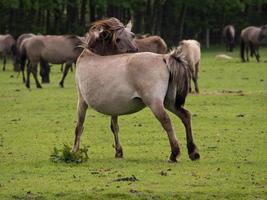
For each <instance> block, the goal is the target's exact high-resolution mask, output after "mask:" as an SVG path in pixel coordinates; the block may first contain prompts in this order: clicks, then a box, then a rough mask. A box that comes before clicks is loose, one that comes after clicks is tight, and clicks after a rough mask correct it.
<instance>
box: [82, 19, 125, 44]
mask: <svg viewBox="0 0 267 200" xmlns="http://www.w3.org/2000/svg"><path fill="white" fill-rule="evenodd" d="M122 28H124V25H123V24H122V23H121V22H120V21H119V20H118V19H116V18H114V17H111V18H107V19H102V20H98V21H96V22H94V23H93V24H92V25H91V27H90V29H89V31H88V33H87V34H86V35H87V39H86V40H87V42H86V43H87V45H88V46H87V48H90V47H91V45H92V44H94V43H95V41H96V39H97V38H96V36H95V33H96V32H100V31H104V32H105V33H106V36H107V37H108V36H109V37H111V39H112V43H113V44H115V43H116V39H117V32H118V30H120V29H122Z"/></svg>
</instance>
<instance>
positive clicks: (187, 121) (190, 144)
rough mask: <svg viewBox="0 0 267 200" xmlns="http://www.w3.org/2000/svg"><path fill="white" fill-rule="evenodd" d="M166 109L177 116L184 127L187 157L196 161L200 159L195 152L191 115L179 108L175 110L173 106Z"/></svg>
mask: <svg viewBox="0 0 267 200" xmlns="http://www.w3.org/2000/svg"><path fill="white" fill-rule="evenodd" d="M167 109H168V110H169V111H171V112H172V113H174V114H175V115H176V116H178V117H179V118H180V119H181V120H182V122H183V124H184V127H185V131H186V141H187V150H188V155H189V158H190V159H191V160H197V159H199V158H200V155H199V153H198V151H197V147H196V145H195V143H194V140H193V134H192V128H191V114H190V112H189V111H188V110H186V109H184V108H182V107H180V108H178V109H177V108H175V107H174V106H167Z"/></svg>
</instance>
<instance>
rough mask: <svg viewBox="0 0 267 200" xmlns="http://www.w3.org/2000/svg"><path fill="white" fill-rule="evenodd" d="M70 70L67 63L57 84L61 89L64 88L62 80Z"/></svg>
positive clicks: (69, 63)
mask: <svg viewBox="0 0 267 200" xmlns="http://www.w3.org/2000/svg"><path fill="white" fill-rule="evenodd" d="M70 68H71V62H67V63H66V64H65V68H64V72H63V76H62V79H61V81H60V82H59V85H60V86H61V87H62V88H63V87H64V80H65V78H66V76H67V74H68V72H69V69H70Z"/></svg>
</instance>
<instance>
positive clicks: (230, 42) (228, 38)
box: [223, 25, 235, 52]
mask: <svg viewBox="0 0 267 200" xmlns="http://www.w3.org/2000/svg"><path fill="white" fill-rule="evenodd" d="M223 38H224V40H225V43H226V51H230V52H233V51H234V46H235V28H234V26H233V25H227V26H225V27H224V29H223Z"/></svg>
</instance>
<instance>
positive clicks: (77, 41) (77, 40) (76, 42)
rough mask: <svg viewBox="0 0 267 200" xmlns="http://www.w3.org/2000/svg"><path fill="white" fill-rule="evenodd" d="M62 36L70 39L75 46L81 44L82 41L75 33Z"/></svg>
mask: <svg viewBox="0 0 267 200" xmlns="http://www.w3.org/2000/svg"><path fill="white" fill-rule="evenodd" d="M63 37H65V38H66V39H68V40H70V41H71V43H72V44H73V46H74V47H75V48H76V47H79V46H80V45H82V44H83V41H82V40H81V39H80V38H79V37H78V36H77V35H63Z"/></svg>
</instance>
